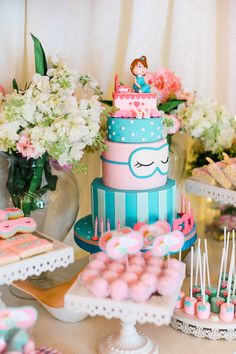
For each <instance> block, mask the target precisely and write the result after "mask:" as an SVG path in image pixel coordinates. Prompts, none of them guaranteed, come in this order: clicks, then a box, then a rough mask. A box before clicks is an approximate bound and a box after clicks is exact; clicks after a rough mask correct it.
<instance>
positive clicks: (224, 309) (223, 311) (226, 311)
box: [220, 246, 235, 322]
mask: <svg viewBox="0 0 236 354" xmlns="http://www.w3.org/2000/svg"><path fill="white" fill-rule="evenodd" d="M226 247H227V246H226ZM234 260H235V249H234V247H232V252H231V259H230V268H229V279H228V289H227V290H228V296H227V302H226V303H224V304H222V305H221V306H220V319H221V320H222V321H225V322H230V321H233V319H234V305H233V304H232V303H230V294H231V291H230V290H231V287H232V277H233V268H234Z"/></svg>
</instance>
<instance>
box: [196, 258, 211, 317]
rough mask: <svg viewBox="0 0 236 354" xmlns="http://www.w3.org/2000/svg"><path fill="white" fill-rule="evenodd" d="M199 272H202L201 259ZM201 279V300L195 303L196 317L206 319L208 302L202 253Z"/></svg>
mask: <svg viewBox="0 0 236 354" xmlns="http://www.w3.org/2000/svg"><path fill="white" fill-rule="evenodd" d="M200 272H202V267H201V261H200ZM202 278H203V280H202V283H201V289H202V301H200V302H198V303H197V305H196V312H197V317H198V318H199V319H201V320H207V319H208V318H209V317H210V308H211V306H210V303H209V302H208V301H206V254H205V252H204V253H203V277H202Z"/></svg>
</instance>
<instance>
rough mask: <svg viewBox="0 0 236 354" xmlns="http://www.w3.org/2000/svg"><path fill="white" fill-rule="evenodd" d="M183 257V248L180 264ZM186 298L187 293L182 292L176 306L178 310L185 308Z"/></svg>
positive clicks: (180, 253)
mask: <svg viewBox="0 0 236 354" xmlns="http://www.w3.org/2000/svg"><path fill="white" fill-rule="evenodd" d="M181 255H182V252H181V248H180V250H179V262H181ZM184 298H185V292H184V291H180V292H179V295H178V298H177V302H176V305H175V307H176V308H177V309H182V308H183V307H184Z"/></svg>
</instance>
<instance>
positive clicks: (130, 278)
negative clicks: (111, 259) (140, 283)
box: [121, 271, 138, 284]
mask: <svg viewBox="0 0 236 354" xmlns="http://www.w3.org/2000/svg"><path fill="white" fill-rule="evenodd" d="M121 279H123V280H124V281H125V282H126V283H128V284H132V283H134V282H137V280H138V276H137V274H136V273H134V272H130V271H126V272H124V273H122V274H121Z"/></svg>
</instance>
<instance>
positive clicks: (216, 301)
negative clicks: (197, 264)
mask: <svg viewBox="0 0 236 354" xmlns="http://www.w3.org/2000/svg"><path fill="white" fill-rule="evenodd" d="M225 245H226V243H225ZM224 258H225V248H223V249H222V254H221V262H220V274H219V278H218V288H217V294H216V296H215V297H213V298H212V299H211V311H212V312H214V313H220V306H221V305H222V304H223V303H224V302H225V299H224V297H222V296H220V285H221V279H222V272H223V266H224Z"/></svg>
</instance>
